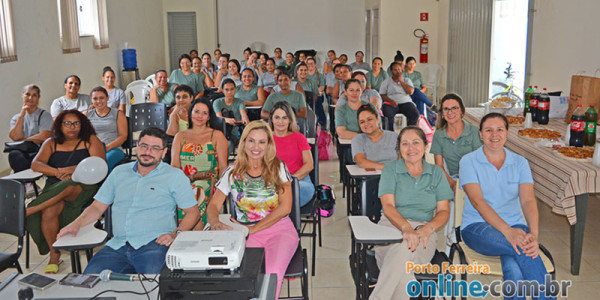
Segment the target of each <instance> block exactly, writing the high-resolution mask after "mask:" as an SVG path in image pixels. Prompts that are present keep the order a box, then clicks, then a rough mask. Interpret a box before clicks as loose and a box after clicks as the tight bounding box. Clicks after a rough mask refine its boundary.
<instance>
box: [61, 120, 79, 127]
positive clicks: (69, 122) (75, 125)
mask: <svg viewBox="0 0 600 300" xmlns="http://www.w3.org/2000/svg"><path fill="white" fill-rule="evenodd" d="M63 125H64V126H65V127H79V126H81V122H80V121H75V122H71V121H64V122H63Z"/></svg>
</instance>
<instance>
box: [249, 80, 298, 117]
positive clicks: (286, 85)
mask: <svg viewBox="0 0 600 300" xmlns="http://www.w3.org/2000/svg"><path fill="white" fill-rule="evenodd" d="M277 84H278V86H280V87H281V92H275V93H272V94H271V95H269V97H267V101H265V104H264V105H263V107H262V110H261V112H260V116H261V118H263V119H268V118H269V112H270V111H271V108H273V105H275V103H277V102H279V101H285V102H288V103H289V104H290V105H291V106H292V108H293V109H294V111H295V112H296V117H298V118H303V119H306V100H304V93H301V92H298V91H294V90H291V89H290V87H291V78H290V75H289V74H288V73H287V72H285V71H280V73H279V74H277Z"/></svg>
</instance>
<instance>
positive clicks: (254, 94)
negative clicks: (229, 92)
mask: <svg viewBox="0 0 600 300" xmlns="http://www.w3.org/2000/svg"><path fill="white" fill-rule="evenodd" d="M235 97H236V98H239V99H242V100H244V101H255V100H258V87H257V86H256V85H253V86H252V87H251V88H250V89H249V90H247V91H246V90H244V88H243V87H242V86H241V85H238V86H237V87H236V88H235Z"/></svg>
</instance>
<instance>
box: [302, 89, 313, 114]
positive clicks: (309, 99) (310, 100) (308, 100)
mask: <svg viewBox="0 0 600 300" xmlns="http://www.w3.org/2000/svg"><path fill="white" fill-rule="evenodd" d="M304 98H305V100H306V105H307V106H308V107H310V109H312V110H313V111H314V110H315V93H313V92H310V91H304Z"/></svg>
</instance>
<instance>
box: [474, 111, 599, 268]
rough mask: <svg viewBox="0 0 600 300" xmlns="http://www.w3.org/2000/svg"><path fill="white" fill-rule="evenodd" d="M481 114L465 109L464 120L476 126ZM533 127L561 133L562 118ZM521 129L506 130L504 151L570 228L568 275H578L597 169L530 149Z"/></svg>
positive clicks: (596, 185)
mask: <svg viewBox="0 0 600 300" xmlns="http://www.w3.org/2000/svg"><path fill="white" fill-rule="evenodd" d="M483 112H484V111H483V108H467V113H466V114H465V117H464V118H465V120H466V121H469V122H471V123H473V124H479V121H480V120H481V118H482V117H483ZM536 126H537V127H543V128H547V129H552V130H555V131H558V132H560V133H561V134H564V133H565V132H566V129H567V123H565V122H564V120H563V119H550V122H549V123H548V125H537V124H536V123H534V127H536ZM521 128H522V127H521V126H516V125H515V126H511V127H509V133H508V140H507V141H506V148H508V149H510V150H511V151H513V152H515V153H517V154H519V155H521V156H523V157H525V158H526V159H527V160H528V161H529V166H530V168H531V173H532V175H533V180H534V181H535V185H534V188H535V195H536V197H537V198H538V199H540V200H542V201H543V202H544V203H546V204H548V205H550V207H552V211H553V212H555V213H557V214H560V215H564V216H566V217H567V220H568V221H569V224H570V225H571V247H570V248H571V274H573V275H578V274H579V267H580V265H581V252H582V248H583V233H584V229H585V219H586V214H587V206H588V202H589V195H590V194H594V193H599V192H600V176H599V174H598V172H599V171H600V168H598V167H597V166H594V165H593V164H592V163H589V162H578V161H572V160H566V159H562V158H560V157H558V156H556V154H555V153H553V150H552V149H550V148H541V147H536V146H533V143H534V140H533V139H530V138H527V137H522V136H519V134H518V131H519V129H521Z"/></svg>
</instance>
